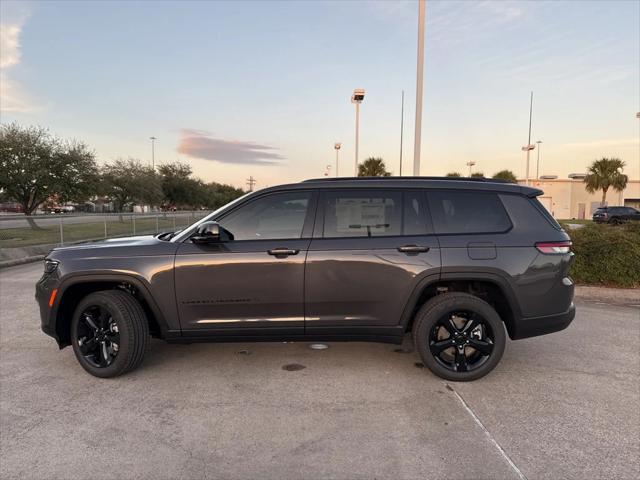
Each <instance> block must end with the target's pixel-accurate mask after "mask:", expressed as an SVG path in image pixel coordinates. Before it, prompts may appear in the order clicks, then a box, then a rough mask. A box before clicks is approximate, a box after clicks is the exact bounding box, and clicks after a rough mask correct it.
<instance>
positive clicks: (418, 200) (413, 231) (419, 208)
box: [402, 190, 427, 235]
mask: <svg viewBox="0 0 640 480" xmlns="http://www.w3.org/2000/svg"><path fill="white" fill-rule="evenodd" d="M422 198H423V197H422V192H420V191H417V190H415V191H408V192H405V194H404V203H403V217H402V226H403V229H402V233H403V234H404V235H424V234H425V233H427V228H426V224H425V212H424V208H425V207H424V202H423V200H422Z"/></svg>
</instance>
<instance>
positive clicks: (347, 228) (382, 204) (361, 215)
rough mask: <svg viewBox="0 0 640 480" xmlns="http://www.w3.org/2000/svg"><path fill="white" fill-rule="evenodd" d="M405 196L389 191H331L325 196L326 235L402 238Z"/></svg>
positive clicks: (329, 236) (330, 236)
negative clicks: (396, 236)
mask: <svg viewBox="0 0 640 480" xmlns="http://www.w3.org/2000/svg"><path fill="white" fill-rule="evenodd" d="M401 198H402V194H401V193H400V192H395V191H385V190H378V191H376V190H354V191H328V192H326V193H325V195H324V236H325V237H328V238H332V237H333V238H335V237H379V236H388V235H400V232H401V231H402V205H401V203H402V202H401Z"/></svg>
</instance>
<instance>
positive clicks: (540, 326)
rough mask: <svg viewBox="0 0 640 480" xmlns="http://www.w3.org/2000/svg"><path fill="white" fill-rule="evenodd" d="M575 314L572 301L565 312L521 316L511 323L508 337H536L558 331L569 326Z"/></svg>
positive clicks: (516, 338) (515, 338) (517, 338)
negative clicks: (539, 315) (542, 315)
mask: <svg viewBox="0 0 640 480" xmlns="http://www.w3.org/2000/svg"><path fill="white" fill-rule="evenodd" d="M575 316H576V306H575V305H574V304H573V303H572V304H571V306H570V307H569V309H568V310H567V311H566V312H563V313H558V314H555V315H546V316H544V317H530V318H521V319H520V320H518V321H516V322H514V323H513V327H512V331H511V332H509V333H510V337H511V339H512V340H520V339H522V338H529V337H537V336H540V335H546V334H547V333H553V332H559V331H560V330H564V329H565V328H567V327H568V326H569V324H570V323H571V322H572V321H573V319H574V318H575Z"/></svg>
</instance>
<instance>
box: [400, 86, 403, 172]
mask: <svg viewBox="0 0 640 480" xmlns="http://www.w3.org/2000/svg"><path fill="white" fill-rule="evenodd" d="M403 133H404V90H402V103H401V107H400V176H402V134H403Z"/></svg>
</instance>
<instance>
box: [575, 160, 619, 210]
mask: <svg viewBox="0 0 640 480" xmlns="http://www.w3.org/2000/svg"><path fill="white" fill-rule="evenodd" d="M624 165H625V163H624V162H623V161H622V160H620V159H619V158H601V159H600V160H595V161H594V162H593V163H592V164H591V166H590V167H589V170H588V173H587V176H586V177H585V178H584V183H585V187H584V188H585V189H586V190H587V192H589V193H595V192H597V191H598V190H602V201H601V202H600V206H605V205H606V200H607V191H608V190H609V189H610V188H613V189H614V190H615V191H617V192H621V191H622V190H624V189H625V187H626V186H627V181H628V180H629V177H627V176H626V175H625V174H623V173H622V170H623V168H624Z"/></svg>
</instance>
